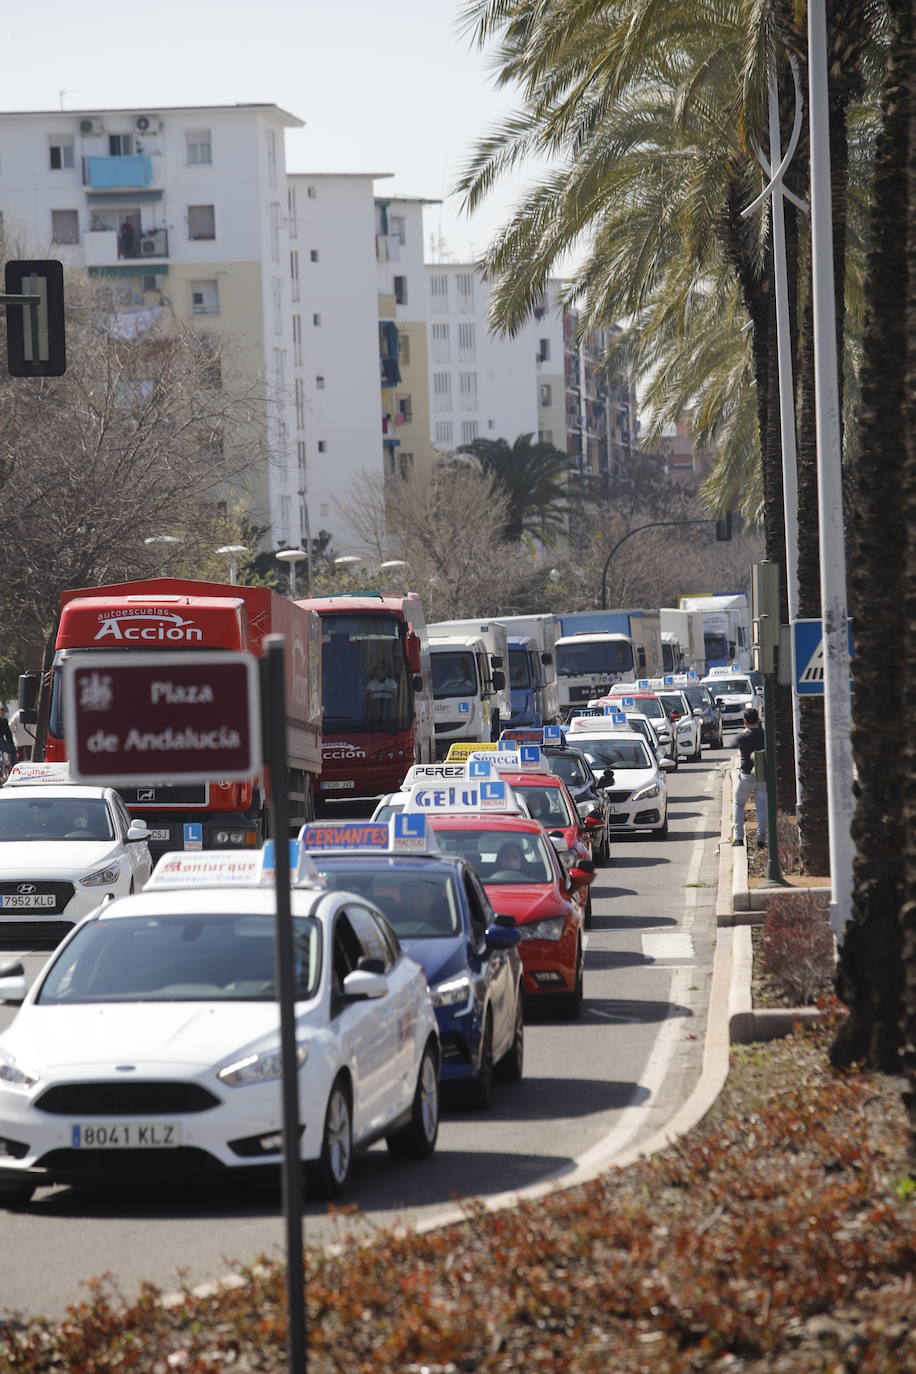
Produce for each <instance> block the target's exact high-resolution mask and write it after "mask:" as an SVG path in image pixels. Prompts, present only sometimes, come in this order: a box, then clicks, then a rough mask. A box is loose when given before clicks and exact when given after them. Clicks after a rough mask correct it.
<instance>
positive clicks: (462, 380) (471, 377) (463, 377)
mask: <svg viewBox="0 0 916 1374" xmlns="http://www.w3.org/2000/svg"><path fill="white" fill-rule="evenodd" d="M458 396H459V406H458V408H459V410H476V409H477V373H476V372H459V374H458Z"/></svg>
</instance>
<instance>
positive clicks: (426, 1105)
mask: <svg viewBox="0 0 916 1374" xmlns="http://www.w3.org/2000/svg"><path fill="white" fill-rule="evenodd" d="M438 1134H439V1065H438V1063H437V1062H436V1052H435V1050H434V1049H433V1048H432V1045H427V1046H426V1049H425V1050H424V1051H423V1058H422V1060H421V1061H420V1072H419V1073H418V1074H417V1087H416V1091H415V1092H414V1095H413V1106H412V1107H411V1111H410V1121H409V1122H408V1123H407V1125H406V1126H404V1127H402V1128H401V1130H399V1131H393V1132H392V1133H391V1135H389V1136H387V1137H386V1139H385V1144H386V1145H387V1146H388V1149H389V1151H390V1153H391V1154H393V1155H397V1157H398V1158H399V1159H427V1158H428V1157H429V1156H430V1155H431V1154H432V1152H433V1150H434V1149H435V1148H436V1138H437V1136H438Z"/></svg>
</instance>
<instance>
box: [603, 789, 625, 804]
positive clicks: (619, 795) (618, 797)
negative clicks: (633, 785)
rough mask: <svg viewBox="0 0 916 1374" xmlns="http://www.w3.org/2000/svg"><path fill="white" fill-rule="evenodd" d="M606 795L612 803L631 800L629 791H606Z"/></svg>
mask: <svg viewBox="0 0 916 1374" xmlns="http://www.w3.org/2000/svg"><path fill="white" fill-rule="evenodd" d="M631 790H632V789H631ZM604 795H605V796H606V797H607V799H608V801H609V802H612V803H617V802H625V801H629V800H630V793H629V792H605V794H604Z"/></svg>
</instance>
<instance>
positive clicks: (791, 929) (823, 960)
mask: <svg viewBox="0 0 916 1374" xmlns="http://www.w3.org/2000/svg"><path fill="white" fill-rule="evenodd" d="M761 958H762V962H763V967H764V969H765V971H766V972H767V973H768V974H769V975H770V977H771V978H773V979H774V980H775V982H776V983H777V984H778V986H779V987H780V989H781V991H782V992H784V993H785V995H786V996H787V997H788V998H790V1000H791V1001H793V1002H795V1003H797V1004H800V1005H807V1004H810V1003H813V1002H815V1001H816V1000H817V998H818V997H819V996H821V995H822V994H823V993H825V992H829V990H830V988H831V987H832V985H833V971H834V966H835V963H836V947H835V945H834V940H833V932H832V930H831V929H830V925H829V923H828V920H827V913H826V912H825V911H824V909H823V907H822V905H821V903H820V902H819V901H818V898H817V897H816V896H815V895H814V893H811V892H797V893H786V894H785V895H783V896H780V897H777V898H776V900H775V901H773V902H771V903H770V904H769V906H768V907H767V910H766V914H765V916H764V921H763V939H762V941H761Z"/></svg>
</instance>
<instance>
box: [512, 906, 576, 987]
mask: <svg viewBox="0 0 916 1374" xmlns="http://www.w3.org/2000/svg"><path fill="white" fill-rule="evenodd" d="M577 924H578V923H577V922H576V921H573V920H569V921H567V923H566V926H565V927H564V930H563V934H562V936H561V938H560V939H559V940H525V939H523V940H522V941H521V943H520V944H519V947H518V948H519V953H520V955H521V960H522V992H523V994H524V996H525V997H543V996H545V995H546V996H550V995H552V994H554V993H568V992H573V991H574V989H575V986H576V956H577V951H578V938H577ZM522 929H524V923H522Z"/></svg>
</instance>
